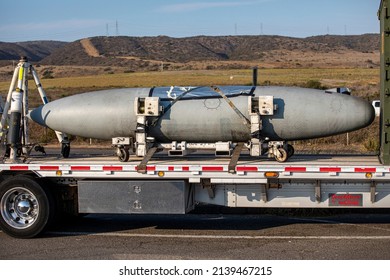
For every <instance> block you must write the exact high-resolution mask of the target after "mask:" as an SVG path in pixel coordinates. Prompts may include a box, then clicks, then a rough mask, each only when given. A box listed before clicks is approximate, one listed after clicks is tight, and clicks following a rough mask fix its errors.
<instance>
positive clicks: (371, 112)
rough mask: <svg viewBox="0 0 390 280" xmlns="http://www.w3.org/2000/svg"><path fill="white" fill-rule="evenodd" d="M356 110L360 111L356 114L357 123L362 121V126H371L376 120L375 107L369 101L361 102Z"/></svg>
mask: <svg viewBox="0 0 390 280" xmlns="http://www.w3.org/2000/svg"><path fill="white" fill-rule="evenodd" d="M355 111H356V112H359V113H360V114H357V115H356V118H357V119H356V123H359V122H360V123H361V127H360V128H363V127H366V126H369V125H370V124H371V123H372V122H373V121H374V120H375V109H374V107H373V106H372V105H371V103H369V102H366V101H362V102H360V103H359V104H358V105H357V108H356V109H355Z"/></svg>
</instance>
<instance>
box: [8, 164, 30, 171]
mask: <svg viewBox="0 0 390 280" xmlns="http://www.w3.org/2000/svg"><path fill="white" fill-rule="evenodd" d="M10 170H28V166H27V165H14V166H11V167H10Z"/></svg>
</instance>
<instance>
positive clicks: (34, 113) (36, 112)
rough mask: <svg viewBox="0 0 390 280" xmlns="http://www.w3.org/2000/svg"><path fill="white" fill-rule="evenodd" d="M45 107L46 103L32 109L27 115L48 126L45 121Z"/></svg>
mask: <svg viewBox="0 0 390 280" xmlns="http://www.w3.org/2000/svg"><path fill="white" fill-rule="evenodd" d="M43 107H44V105H41V106H39V107H38V108H36V109H33V110H31V111H30V112H29V113H28V115H27V117H28V118H30V119H31V120H33V121H34V122H36V123H38V124H40V125H42V126H47V125H46V122H45V116H44V115H43V110H42V109H43Z"/></svg>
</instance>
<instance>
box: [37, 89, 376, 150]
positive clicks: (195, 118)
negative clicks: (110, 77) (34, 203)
mask: <svg viewBox="0 0 390 280" xmlns="http://www.w3.org/2000/svg"><path fill="white" fill-rule="evenodd" d="M219 89H220V90H221V92H223V94H224V95H225V97H226V98H222V96H221V95H219V94H218V93H216V92H215V91H214V90H213V89H212V88H211V87H171V88H169V87H157V88H124V89H110V90H103V91H95V92H87V93H82V94H77V95H73V96H70V97H65V98H62V99H58V100H55V101H52V102H50V103H47V104H45V105H42V106H40V107H39V108H37V109H34V110H33V111H32V112H30V115H29V117H30V118H31V119H32V120H33V121H35V122H37V123H39V124H41V125H43V126H47V127H49V128H51V129H53V130H56V131H61V132H64V133H67V134H70V135H77V136H82V137H88V138H96V139H111V138H113V137H135V131H136V129H137V116H136V112H135V106H134V105H135V104H134V103H135V100H136V98H137V97H138V98H145V97H159V104H160V106H161V107H162V109H163V111H162V112H161V114H160V116H159V117H156V118H154V120H153V124H151V125H149V126H148V128H147V129H148V130H147V134H148V136H150V137H154V138H155V141H157V142H160V143H168V142H172V141H188V142H200V143H203V142H204V143H211V142H217V141H233V142H245V141H248V140H250V139H251V138H252V136H253V135H251V131H250V128H249V127H248V126H246V125H245V124H244V123H243V117H244V118H246V119H250V111H251V108H249V106H250V105H249V104H250V102H248V100H249V99H250V98H253V97H261V96H271V97H273V106H274V108H273V109H274V111H273V112H272V114H269V115H262V116H261V122H262V128H261V130H260V131H259V133H260V135H259V137H261V138H267V139H269V140H286V141H292V140H303V139H311V138H319V137H326V136H332V135H336V134H341V133H345V132H350V131H354V130H357V129H360V128H363V127H366V126H368V125H369V124H371V123H372V121H373V120H374V118H375V112H374V108H373V107H372V105H371V104H370V103H368V102H367V101H365V100H363V99H361V98H358V97H354V96H351V95H347V94H341V93H337V92H327V91H324V90H316V89H307V88H297V87H273V86H272V87H261V86H258V87H251V86H225V87H220V88H219ZM230 102H231V103H232V104H233V107H235V108H236V109H237V110H238V111H239V113H240V114H242V116H241V115H240V114H239V113H237V111H236V110H234V109H233V107H232V105H231V104H229V103H230Z"/></svg>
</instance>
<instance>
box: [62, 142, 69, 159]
mask: <svg viewBox="0 0 390 280" xmlns="http://www.w3.org/2000/svg"><path fill="white" fill-rule="evenodd" d="M61 155H62V156H63V157H64V158H69V155H70V144H69V143H62V145H61Z"/></svg>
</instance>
